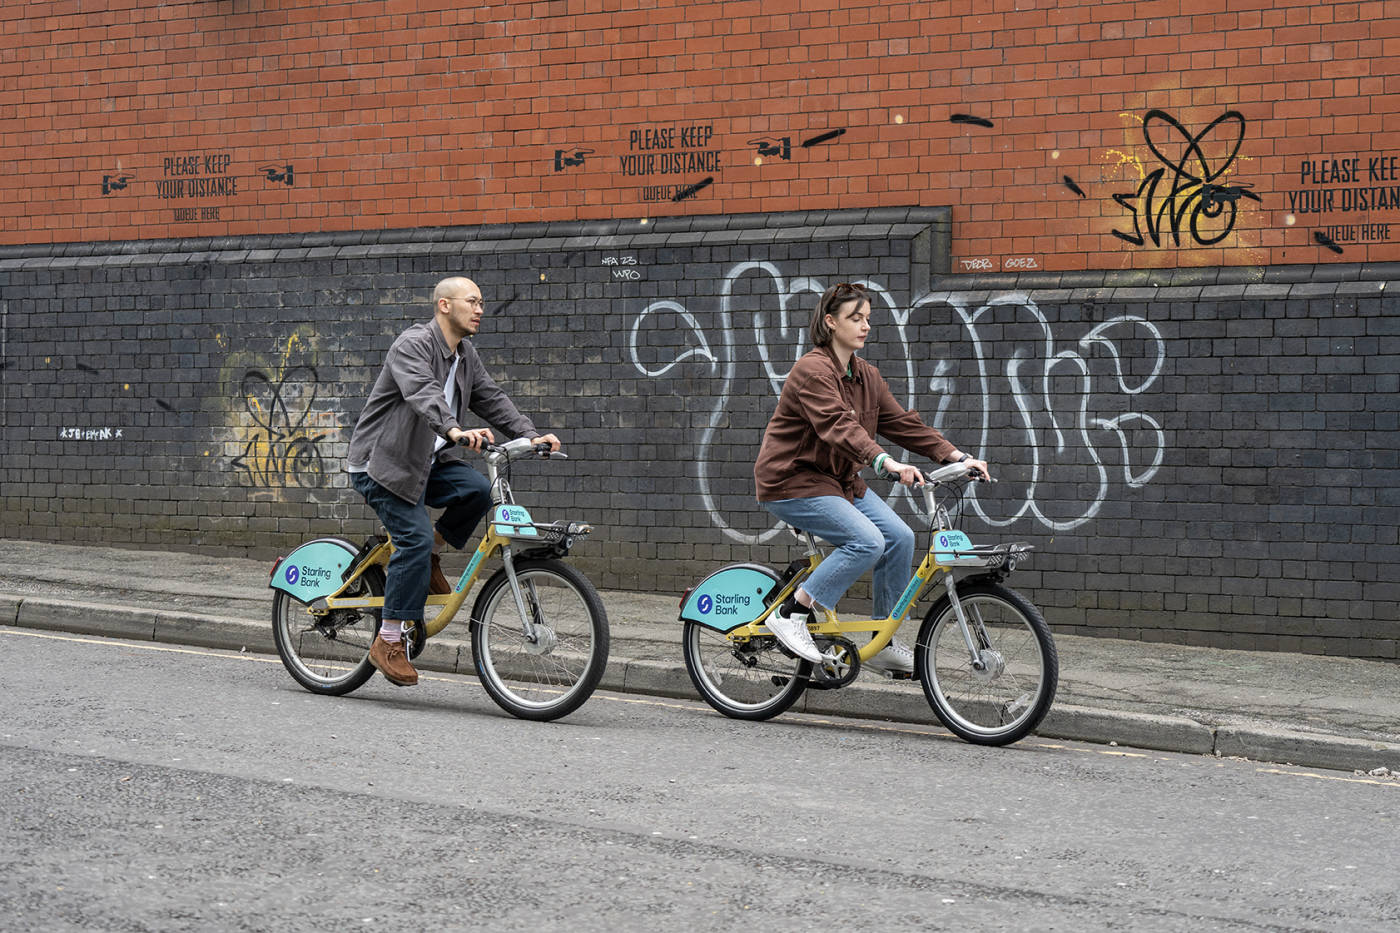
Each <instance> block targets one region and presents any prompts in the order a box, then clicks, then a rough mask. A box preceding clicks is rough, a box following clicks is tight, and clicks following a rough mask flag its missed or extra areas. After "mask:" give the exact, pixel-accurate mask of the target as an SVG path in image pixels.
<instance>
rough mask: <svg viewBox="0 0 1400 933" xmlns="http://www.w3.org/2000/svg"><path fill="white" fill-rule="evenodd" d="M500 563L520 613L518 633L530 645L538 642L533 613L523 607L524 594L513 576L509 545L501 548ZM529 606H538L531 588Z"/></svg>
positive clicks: (517, 578)
mask: <svg viewBox="0 0 1400 933" xmlns="http://www.w3.org/2000/svg"><path fill="white" fill-rule="evenodd" d="M501 561H502V563H503V564H505V568H506V579H508V580H509V581H510V593H511V595H512V596H513V597H515V608H516V611H518V612H519V613H520V631H521V634H523V635H524V636H525V639H526V641H529V642H531V643H534V642H537V641H538V640H539V636H538V633H537V632H536V631H535V617H534V613H532V612H530V611H529V609H527V608H526V607H525V594H524V593H523V592H521V589H520V578H519V577H517V576H516V575H515V558H514V556H513V555H512V554H511V552H510V545H506V546H505V547H503V548H501ZM530 605H531V606H538V605H539V597H538V594H536V593H535V592H534V588H533V586H532V587H531V592H530Z"/></svg>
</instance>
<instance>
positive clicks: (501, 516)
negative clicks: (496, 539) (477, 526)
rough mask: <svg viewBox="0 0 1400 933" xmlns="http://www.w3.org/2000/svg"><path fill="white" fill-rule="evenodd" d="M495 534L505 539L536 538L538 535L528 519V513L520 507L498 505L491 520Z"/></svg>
mask: <svg viewBox="0 0 1400 933" xmlns="http://www.w3.org/2000/svg"><path fill="white" fill-rule="evenodd" d="M491 520H492V521H493V522H495V523H496V534H498V535H501V536H502V537H506V538H538V537H539V536H540V533H539V532H538V531H536V530H535V526H534V524H533V522H532V521H531V519H530V513H529V511H528V510H527V509H526V508H525V507H524V506H521V505H498V506H496V514H495V515H494V516H493V517H492V519H491Z"/></svg>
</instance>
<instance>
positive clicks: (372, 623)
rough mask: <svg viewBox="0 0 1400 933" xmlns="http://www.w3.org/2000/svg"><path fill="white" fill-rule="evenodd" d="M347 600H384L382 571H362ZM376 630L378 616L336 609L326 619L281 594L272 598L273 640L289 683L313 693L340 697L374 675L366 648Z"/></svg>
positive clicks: (358, 610)
mask: <svg viewBox="0 0 1400 933" xmlns="http://www.w3.org/2000/svg"><path fill="white" fill-rule="evenodd" d="M344 595H345V596H383V595H384V571H383V570H382V569H381V568H379V567H370V568H369V569H368V570H366V571H365V572H364V573H363V574H362V575H361V576H360V579H359V580H358V581H356V586H355V587H354V588H353V589H352V590H350V591H349V592H346V593H345V594H344ZM378 631H379V612H378V611H377V610H373V609H336V610H332V611H331V612H330V613H328V614H327V615H324V616H315V615H312V614H311V613H310V612H309V611H308V610H307V607H306V606H305V605H304V604H302V603H300V602H298V601H297V600H295V599H293V598H292V597H290V596H288V595H287V594H286V593H284V592H282V591H281V590H278V591H277V594H276V595H275V596H274V597H273V599H272V640H273V642H274V643H275V644H276V645H277V655H278V657H280V658H281V659H282V665H283V666H284V667H286V669H287V672H288V673H289V674H291V675H292V678H293V679H294V680H295V681H296V682H297V683H299V684H301V685H302V686H303V687H305V688H306V689H307V690H310V691H311V692H312V693H319V694H322V695H323V696H343V695H344V694H347V693H349V692H350V691H352V690H355V689H357V688H358V687H360V686H362V685H363V684H364V682H365V681H367V680H369V679H370V678H371V677H373V676H374V665H373V664H371V663H369V646H370V643H371V642H372V641H374V636H375V634H377V633H378Z"/></svg>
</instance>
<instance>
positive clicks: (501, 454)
mask: <svg viewBox="0 0 1400 933" xmlns="http://www.w3.org/2000/svg"><path fill="white" fill-rule="evenodd" d="M457 445H458V446H459V447H469V446H471V445H469V444H466V443H464V442H462V441H458V442H457ZM481 453H482V455H483V456H485V457H495V458H497V459H498V460H520V459H523V458H525V457H530V456H535V457H539V458H540V459H541V460H549V459H551V458H555V457H557V458H559V459H561V460H567V459H569V455H568V454H566V453H564V452H562V451H558V450H554V449H553V448H551V447H550V445H549V442H548V441H544V442H542V443H538V444H537V443H535V442H534V441H533V440H531V439H530V438H528V437H517V438H515V439H514V440H510V441H506V442H505V443H504V444H486V445H484V446H483V447H482V449H481Z"/></svg>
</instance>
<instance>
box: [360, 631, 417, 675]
mask: <svg viewBox="0 0 1400 933" xmlns="http://www.w3.org/2000/svg"><path fill="white" fill-rule="evenodd" d="M369 663H371V664H373V665H374V666H375V667H377V668H379V672H380V673H381V674H383V675H384V679H385V680H387V681H389V683H391V684H394V685H395V686H399V687H412V686H413V685H414V684H416V683H418V672H417V671H416V670H414V669H413V665H412V664H410V663H408V655H407V654H405V653H404V650H403V642H401V641H399V642H393V643H390V642H387V641H385V640H384V639H382V638H380V637H379V636H378V635H376V636H374V641H373V642H371V643H370V646H369Z"/></svg>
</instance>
